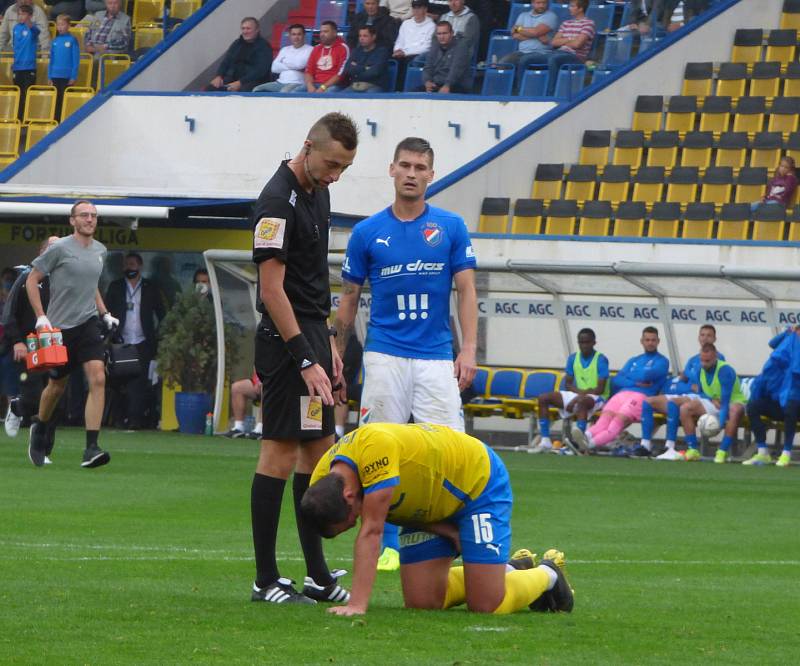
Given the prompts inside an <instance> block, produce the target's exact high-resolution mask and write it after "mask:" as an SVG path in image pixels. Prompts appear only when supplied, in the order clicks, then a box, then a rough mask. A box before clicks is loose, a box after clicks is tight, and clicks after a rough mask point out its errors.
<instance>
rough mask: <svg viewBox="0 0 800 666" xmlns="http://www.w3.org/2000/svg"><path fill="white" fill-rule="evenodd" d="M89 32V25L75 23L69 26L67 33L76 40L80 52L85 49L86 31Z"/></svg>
mask: <svg viewBox="0 0 800 666" xmlns="http://www.w3.org/2000/svg"><path fill="white" fill-rule="evenodd" d="M87 32H89V26H88V25H86V24H85V23H76V24H75V25H72V26H70V28H69V34H70V35H72V36H73V37H74V38H75V39H77V40H78V44H79V45H80V47H81V52H84V51H85V50H86V33H87Z"/></svg>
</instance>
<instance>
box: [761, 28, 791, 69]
mask: <svg viewBox="0 0 800 666" xmlns="http://www.w3.org/2000/svg"><path fill="white" fill-rule="evenodd" d="M796 53H797V30H793V29H788V30H770V33H769V37H767V52H766V54H765V55H764V60H768V61H774V62H780V63H789V62H792V61H794V59H795V55H796Z"/></svg>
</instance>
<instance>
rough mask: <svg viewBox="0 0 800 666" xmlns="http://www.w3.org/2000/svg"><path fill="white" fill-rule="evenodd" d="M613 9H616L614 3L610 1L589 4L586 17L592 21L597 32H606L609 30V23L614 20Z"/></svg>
mask: <svg viewBox="0 0 800 666" xmlns="http://www.w3.org/2000/svg"><path fill="white" fill-rule="evenodd" d="M614 9H616V5H614V4H612V3H609V4H605V5H589V9H588V11H587V12H586V18H589V19H592V21H594V29H595V30H596V31H597V32H606V31H608V30H611V24H612V23H613V22H614Z"/></svg>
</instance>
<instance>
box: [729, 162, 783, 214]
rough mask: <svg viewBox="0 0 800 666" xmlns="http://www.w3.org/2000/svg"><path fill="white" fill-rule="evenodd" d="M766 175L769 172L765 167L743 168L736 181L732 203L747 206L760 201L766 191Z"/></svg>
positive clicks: (767, 176)
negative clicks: (746, 204) (745, 204)
mask: <svg viewBox="0 0 800 666" xmlns="http://www.w3.org/2000/svg"><path fill="white" fill-rule="evenodd" d="M776 166H777V164H776ZM768 174H769V170H768V169H767V168H766V167H743V168H742V169H741V170H740V171H739V177H738V179H737V181H736V197H735V199H734V202H735V203H748V204H749V203H752V202H754V201H760V200H761V197H763V196H764V194H765V192H766V189H767V180H768V178H769V175H768Z"/></svg>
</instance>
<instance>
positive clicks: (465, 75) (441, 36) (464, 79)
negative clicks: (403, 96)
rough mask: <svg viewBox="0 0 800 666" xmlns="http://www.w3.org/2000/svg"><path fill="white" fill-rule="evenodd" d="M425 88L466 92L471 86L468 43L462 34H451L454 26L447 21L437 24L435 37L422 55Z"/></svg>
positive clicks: (446, 91)
mask: <svg viewBox="0 0 800 666" xmlns="http://www.w3.org/2000/svg"><path fill="white" fill-rule="evenodd" d="M422 80H423V82H424V85H423V86H421V87H420V88H418V90H420V91H424V92H429V93H432V92H438V93H450V92H455V93H469V92H470V89H471V87H472V72H471V71H470V65H469V47H468V45H467V42H466V40H465V39H464V38H463V37H458V36H456V35H455V34H453V26H451V25H450V23H448V22H447V21H444V20H442V21H439V22H438V23H437V24H436V41H434V42H433V43H432V44H431V49H430V51H428V55H427V57H426V58H425V68H424V69H423V70H422Z"/></svg>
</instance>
